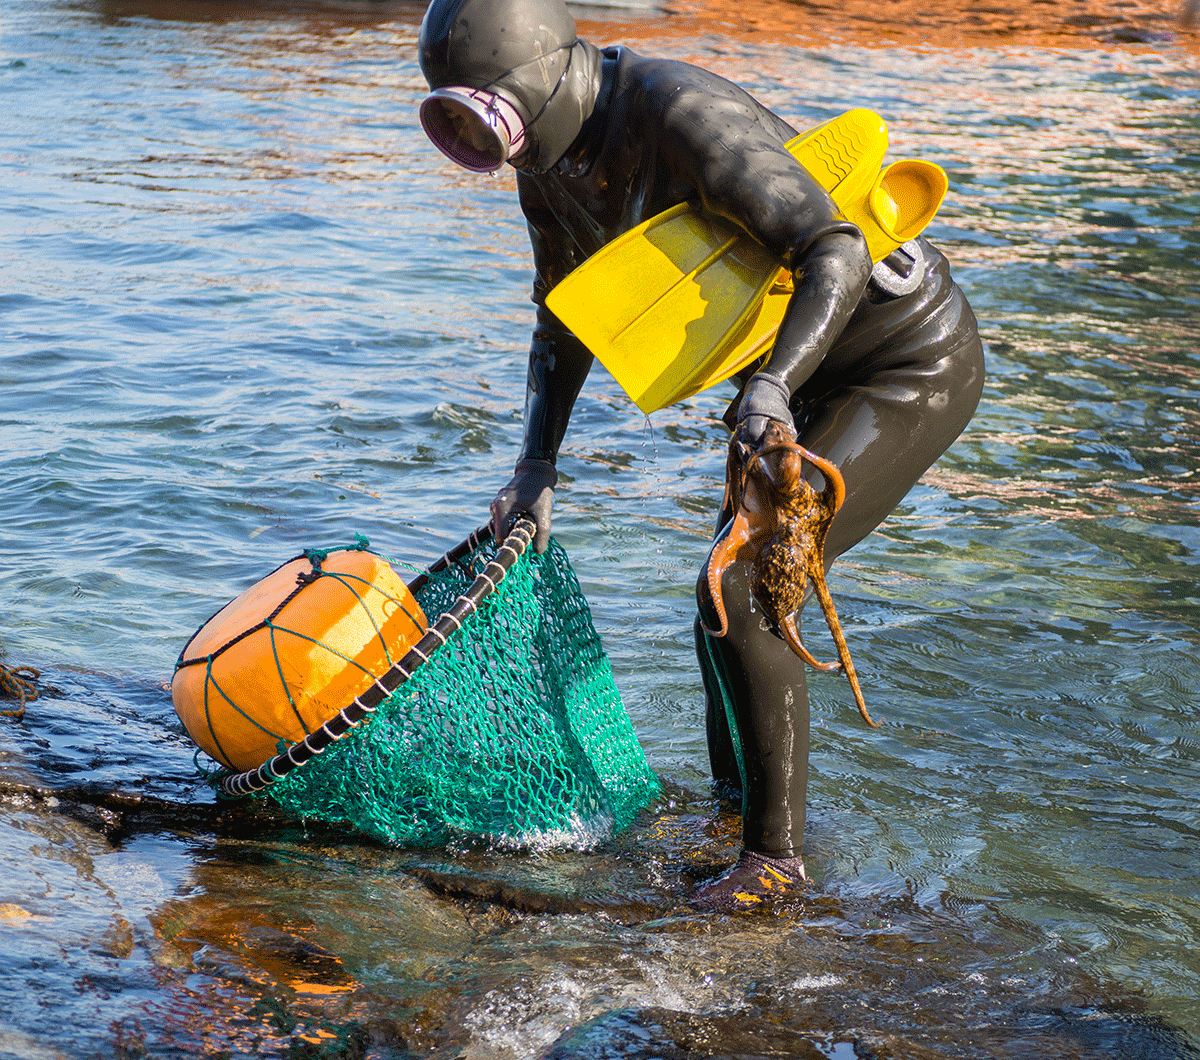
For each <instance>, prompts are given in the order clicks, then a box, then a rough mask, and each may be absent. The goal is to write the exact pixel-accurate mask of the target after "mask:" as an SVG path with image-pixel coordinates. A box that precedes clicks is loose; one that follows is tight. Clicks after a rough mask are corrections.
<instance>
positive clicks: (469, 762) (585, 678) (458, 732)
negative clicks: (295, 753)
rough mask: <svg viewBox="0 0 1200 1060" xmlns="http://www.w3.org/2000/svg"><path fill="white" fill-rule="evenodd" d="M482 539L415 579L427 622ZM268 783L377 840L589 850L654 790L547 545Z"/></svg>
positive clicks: (458, 589)
mask: <svg viewBox="0 0 1200 1060" xmlns="http://www.w3.org/2000/svg"><path fill="white" fill-rule="evenodd" d="M493 552H494V546H493V545H491V543H490V542H484V543H483V544H480V545H478V546H476V547H475V548H474V550H473V551H471V552H470V553H468V554H467V555H466V556H465V557H463V558H462V559H461V560H460V561H459V562H458V563H455V564H451V565H450V566H449V567H448V568H447V569H446V570H443V571H440V572H438V573H435V574H430V575H429V577H428V580H427V581H425V583H424V584H423V585H421V586H420V587H419V588H417V590H416V596H417V600H418V602H419V603H420V604H421V607H422V609H423V610H424V612H425V614H426V615H427V616H429V618H430V621H431V622H432V621H433V620H434V618H436V616H438V615H440V614H442V613H444V612H445V611H447V610H448V609H449V608H450V607H451V605H452V604H453V603H454V601H455V600H456V599H458V598H459V597H460V595H461V594H462V593H463V592H464V590H465V589H466V587H467V586H468V585H469V584H470V583H471V581H472V580H473V579H474V577H475V575H476V574H478V573H479V571H480V570H482V569H483V567H484V566H485V564H486V563H487V561H488V559H489V558H490V556H491V554H492V553H493ZM267 791H268V792H269V794H270V797H271V798H273V799H275V800H276V801H277V802H279V803H280V804H281V805H282V806H284V807H285V808H286V809H288V810H289V811H291V812H294V813H296V814H298V815H300V816H302V817H307V818H317V819H320V820H325V821H330V822H334V823H343V824H348V825H351V826H353V827H355V828H357V829H359V830H360V831H362V832H365V833H367V834H369V835H372V836H375V837H377V838H379V839H382V840H384V841H386V842H389V843H397V844H405V845H410V844H411V845H433V844H440V843H443V842H446V841H447V840H450V839H454V838H457V837H464V836H470V837H482V838H485V839H487V840H489V841H490V842H493V843H496V844H499V845H509V846H516V847H530V846H534V847H545V846H556V845H557V846H589V845H592V844H594V843H595V842H597V841H599V840H601V839H603V838H605V837H606V836H608V835H610V834H611V833H612V832H614V831H617V830H620V829H621V828H624V827H625V826H626V825H628V824H629V823H630V821H631V820H632V819H633V817H634V815H635V814H636V813H637V811H638V810H640V809H641V808H642V807H643V806H645V805H646V804H647V803H649V802H650V801H651V800H652V799H653V798H654V797H655V796H656V795H657V794H658V792H659V784H658V779H657V778H656V777H655V775H654V773H653V771H652V770H651V769H650V767H649V765H648V764H647V762H646V758H645V755H644V754H643V753H642V749H641V747H640V745H639V744H638V741H637V737H636V735H635V733H634V731H633V726H632V725H631V723H630V720H629V716H628V714H627V713H626V711H625V708H624V707H623V705H622V703H621V698H620V694H619V693H618V691H617V688H616V685H615V684H614V682H613V677H612V670H611V668H610V667H609V664H608V659H607V657H606V656H605V654H604V651H603V648H602V647H601V644H600V638H599V636H598V635H597V634H596V631H595V629H594V627H593V625H592V619H591V613H590V611H589V609H588V605H587V601H586V599H585V598H584V596H583V593H582V591H581V590H580V587H579V583H578V581H577V579H576V578H575V574H574V572H573V571H572V569H571V565H570V562H569V561H568V559H567V556H566V553H565V552H564V551H563V549H562V548H561V546H559V545H558V543H557V542H555V541H551V543H550V547H549V548H548V549H547V551H546V552H545V554H544V555H541V556H538V555H536V554H535V553H534V552H533V550H532V549H530V550H528V551H526V552H525V554H524V555H523V556H522V557H521V558H520V559H519V560H517V562H516V563H515V564H514V565H513V567H512V568H511V569H510V571H509V572H508V575H507V577H505V578H504V580H503V581H502V582H501V583H500V585H499V587H498V588H497V590H496V591H495V592H493V593H491V594H490V595H488V596H487V597H486V598H485V599H484V600H483V602H482V604H481V605H480V607H479V608H478V610H476V611H475V612H474V613H473V614H471V616H470V617H469V619H468V620H467V621H465V622H464V624H463V626H462V628H461V630H459V632H458V633H457V634H455V635H454V636H453V637H452V638H451V639H450V640H449V642H448V643H446V644H444V645H442V646H441V647H440V648H438V649H437V650H436V651H434V652H432V653H431V654H430V656H429V661H428V662H427V663H425V664H423V665H422V666H421V667H420V669H419V670H417V671H416V673H414V675H413V676H412V678H411V679H410V680H408V681H407V682H406V683H404V684H403V685H401V686H400V687H399V688H398V689H396V691H395V692H393V693H392V694H391V695H390V696H389V697H388V698H387V699H385V700H384V701H383V702H382V703H381V704H380V705H379V706H378V707H377V708H376V709H375V711H374V715H373V717H371V718H370V719H369V720H368V721H367V722H366V723H364V724H363V725H361V726H359V727H358V728H356V729H353V730H351V731H350V732H349V733H347V734H346V735H345V736H344V737H343V738H341V739H339V740H338V741H337V742H335V743H333V744H331V745H330V746H329V747H328V748H327V749H326V750H325V751H324V752H323V753H322V754H320V755H319V756H318V757H315V758H313V759H312V760H311V761H308V762H307V763H306V764H305V765H304V766H303V767H302V768H298V769H296V770H295V771H293V772H291V773H289V774H288V775H287V776H285V777H284V778H283V779H281V780H279V781H278V782H276V783H274V784H273V785H272V786H271V787H270V788H269V789H267Z"/></svg>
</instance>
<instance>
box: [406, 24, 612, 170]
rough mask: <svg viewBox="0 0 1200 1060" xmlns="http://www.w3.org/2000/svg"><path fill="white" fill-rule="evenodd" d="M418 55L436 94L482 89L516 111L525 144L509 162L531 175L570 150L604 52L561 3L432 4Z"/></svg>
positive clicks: (586, 111) (595, 89)
mask: <svg viewBox="0 0 1200 1060" xmlns="http://www.w3.org/2000/svg"><path fill="white" fill-rule="evenodd" d="M419 54H420V62H421V72H422V73H423V74H424V75H425V80H426V81H427V82H428V83H429V87H430V88H431V89H433V90H435V91H436V90H438V89H446V88H464V89H472V90H482V91H483V92H486V93H491V94H494V95H495V96H498V97H500V98H501V99H502V100H504V101H506V102H507V103H509V104H511V105H512V107H514V108H515V110H516V112H517V115H518V117H519V119H520V122H521V124H522V125H523V131H524V141H523V145H522V146H521V148H520V150H519V153H517V152H514V155H513V157H512V158H511V159H510V160H511V161H512V163H513V165H515V166H516V167H517V168H518V169H523V170H528V171H530V172H533V173H544V172H545V171H546V170H548V169H550V168H551V167H552V166H553V165H554V164H555V163H556V162H557V161H558V160H559V159H560V158H561V157H562V156H563V154H564V153H565V152H566V150H567V148H568V147H570V146H571V143H572V142H573V141H574V140H575V138H576V137H577V136H578V135H579V131H580V129H582V128H583V123H584V122H585V121H586V120H587V118H588V116H589V115H590V114H591V112H592V109H593V107H594V106H595V103H596V95H597V93H598V91H599V86H600V66H601V56H600V52H599V50H598V49H596V48H595V47H594V46H593V45H591V44H589V43H588V42H587V41H582V40H580V39H579V38H578V37H577V36H576V33H575V20H574V19H573V18H572V17H571V14H570V12H568V10H567V7H566V4H565V3H563V2H562V0H433V2H432V3H431V4H430V5H429V7H428V9H427V10H426V11H425V18H424V19H423V21H422V22H421V35H420V41H419ZM435 142H437V141H436V140H435ZM514 142H516V140H515V138H514ZM439 147H442V145H441V144H439ZM442 149H443V150H445V148H444V147H443V148H442ZM447 153H449V152H447ZM451 157H453V155H451ZM501 161H503V160H501Z"/></svg>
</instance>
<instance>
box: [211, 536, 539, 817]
mask: <svg viewBox="0 0 1200 1060" xmlns="http://www.w3.org/2000/svg"><path fill="white" fill-rule="evenodd" d="M536 532H537V524H536V523H535V522H534V521H533V519H532V517H530V516H528V515H520V516H518V517H517V519H516V521H515V522H514V523H513V525H512V527H511V529H509V531H508V533H507V534H506V535H505V537H504V542H503V543H502V544H501V545H500V547H499V548H498V549H497V551H496V555H495V556H493V557H492V559H491V560H489V561H488V563H487V564H486V565H485V566H484V568H483V570H482V571H480V573H479V574H478V575H476V577H475V579H474V581H472V583H471V585H470V586H469V587H468V588H467V589H466V591H465V592H463V594H462V595H461V596H460V597H459V598H458V599H457V600H455V601H454V603H453V604H452V605H451V606H450V608H449V609H448V610H447V611H444V612H443V613H442V614H441V615H440V616H439V617H438V619H437V621H436V622H433V623H431V624H430V626H429V628H428V629H427V630H426V632H425V634H424V635H423V636H422V637H421V639H420V640H418V641H417V642H416V643H415V644H414V645H413V646H412V647H411V648H409V650H408V651H407V652H406V653H405V654H404V656H403V657H402V658H401V659H400V660H399V661H398V662H397V663H395V664H394V665H393V666H392V667H391V668H390V669H389V670H388V671H387V672H386V673H383V674H380V675H378V676H376V677H375V679H374V682H373V683H372V684H371V685H370V686H368V688H367V689H366V690H365V691H364V692H361V693H360V694H359V695H358V696H357V697H356V698H355V699H354V700H352V701H351V702H350V703H349V704H348V705H347V706H345V707H343V708H342V709H341V710H340V711H339V712H338V713H337V714H335V715H334V716H333V717H332V718H330V719H328V720H327V721H326V722H325V723H324V724H323V725H321V726H320V727H319V728H317V729H314V730H313V731H312V732H310V733H309V734H308V735H307V736H305V737H304V739H303V740H298V741H297V742H296V743H293V744H292V745H291V746H290V747H288V748H287V749H286V750H284V751H281V752H280V753H279V754H277V755H275V756H273V757H272V758H268V759H267V761H265V762H264V763H263V764H262V765H260V766H256V767H255V768H254V769H247V770H243V771H242V772H239V773H232V772H225V773H218V774H216V775H215V776H214V777H213V778H212V781H211V783H212V785H213V787H214V788H215V789H216V791H217V795H218V797H220V798H223V799H240V798H245V797H246V796H248V795H254V794H256V793H258V792H260V791H264V790H266V789H267V788H269V787H270V786H271V785H272V784H275V783H276V782H278V781H280V780H282V779H283V778H284V777H286V776H287V775H288V774H289V773H291V772H292V770H294V769H296V768H298V767H299V766H302V765H304V763H305V762H308V761H310V760H311V759H313V758H315V757H316V756H317V755H319V754H321V753H323V752H324V751H325V749H326V748H327V747H328V746H329V745H330V744H331V743H333V742H334V741H335V740H340V739H341V738H342V737H343V736H345V735H346V734H347V733H349V732H350V731H351V730H353V729H355V728H357V727H358V726H359V725H361V724H362V723H363V722H364V721H366V720H368V719H369V718H370V717H371V715H372V714H373V713H374V712H375V709H376V708H377V707H378V706H379V704H380V703H382V702H383V701H384V700H385V699H386V698H387V697H388V696H390V695H391V694H392V693H393V692H395V691H396V689H398V688H400V687H401V686H402V685H403V684H405V683H406V682H407V681H408V680H409V678H411V677H412V676H413V674H414V673H416V671H417V670H419V669H420V668H421V666H423V665H424V664H425V663H427V662H428V661H429V657H430V655H431V654H432V653H433V652H435V651H437V650H438V649H439V648H440V647H441V646H442V645H443V644H446V643H447V642H448V641H449V640H450V638H451V637H453V636H454V634H455V633H457V632H458V630H459V629H461V628H462V625H463V623H464V622H465V621H466V620H467V618H469V617H470V615H471V614H472V613H473V612H474V611H475V610H477V609H478V607H479V605H480V604H481V603H482V602H483V601H484V600H486V599H487V598H488V597H489V596H490V595H491V594H492V593H493V592H495V591H496V589H497V588H499V586H500V583H501V582H503V581H504V579H505V577H507V575H508V572H509V571H510V570H511V569H512V567H513V565H514V564H515V563H516V562H517V560H519V559H520V558H521V557H522V556H523V555H524V554H525V553H526V551H528V549H529V545H530V544H531V542H532V541H533V537H534V534H535V533H536ZM493 537H494V534H493V532H492V526H491V524H490V523H485V524H484V525H483V526H481V527H480V528H479V529H478V530H474V531H472V533H471V534H470V535H469V536H468V537H467V538H466V540H464V541H462V542H460V543H459V544H458V545H456V546H455V547H454V548H452V549H450V550H449V551H448V552H446V553H444V554H443V555H442V557H441V558H440V559H438V560H436V561H435V562H433V563H431V564H430V565H429V567H428V568H426V570H425V571H423V572H421V573H420V574H418V575H417V576H416V577H415V578H414V579H413V580H412V581H411V582H409V584H408V588H409V590H410V591H411V592H413V593H416V592H417V591H418V590H419V589H420V588H421V587H422V586H424V584H425V583H426V582H427V581H428V580H429V578H430V577H431V576H432V575H434V574H437V573H439V572H440V571H443V570H446V569H447V568H448V567H450V566H451V565H452V564H456V563H460V562H461V560H462V558H463V556H465V555H467V554H468V553H470V552H473V551H475V549H477V548H478V547H479V546H480V545H482V544H484V543H485V542H486V541H489V540H491V539H492V538H493Z"/></svg>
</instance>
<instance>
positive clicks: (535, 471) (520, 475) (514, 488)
mask: <svg viewBox="0 0 1200 1060" xmlns="http://www.w3.org/2000/svg"><path fill="white" fill-rule="evenodd" d="M557 484H558V471H557V470H556V469H555V467H554V465H553V464H552V463H550V461H549V460H518V461H517V466H516V468H515V469H514V473H513V477H512V479H511V480H510V481H509V483H508V485H507V486H505V487H504V488H503V489H502V490H500V492H499V493H497V494H496V497H495V499H494V500H493V501H492V533H493V534H494V535H495V538H496V541H497V542H502V541H503V540H504V537H505V535H506V534H507V533H508V531H509V530H510V529H511V528H512V524H513V521H514V520H515V519H516V517H517V516H518V515H520V514H521V513H523V512H527V513H528V514H529V515H532V516H533V521H534V522H535V523H537V533H536V534H535V535H534V538H533V549H534V551H535V552H537V553H538V554H539V555H541V553H543V552H545V551H546V546H547V545H549V544H550V512H551V510H552V509H553V507H554V487H555V486H556V485H557Z"/></svg>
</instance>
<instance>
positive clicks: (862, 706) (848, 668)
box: [813, 574, 879, 729]
mask: <svg viewBox="0 0 1200 1060" xmlns="http://www.w3.org/2000/svg"><path fill="white" fill-rule="evenodd" d="M813 589H814V590H815V591H816V594H817V600H818V602H819V603H820V605H821V612H822V613H823V614H824V615H825V623H826V625H828V626H829V632H830V633H832V634H833V643H834V644H836V645H837V651H838V659H839V660H841V667H842V670H843V671H844V672H845V674H846V679H847V680H848V681H849V682H850V688H851V690H852V691H853V692H854V702H855V703H856V704H857V705H858V713H859V714H861V715H862V719H863V721H865V722H866V723H867V724H868V725H870V726H871V728H873V729H878V728H879V722H877V721H875V720H874V719H873V718H872V717H871V715H870V714H869V713H868V712H867V702H866V700H865V699H863V694H862V688H861V687H860V685H859V683H858V674H857V672H856V671H855V669H854V661H853V660H852V659H851V658H850V646H849V645H848V644H847V643H846V635H845V633H843V632H842V624H841V622H839V621H838V616H837V609H836V608H835V607H834V606H833V596H832V595H831V594H830V592H829V586H828V585H826V584H825V576H824V574H822V575H820V576H819V577H817V578H814V579H813Z"/></svg>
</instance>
